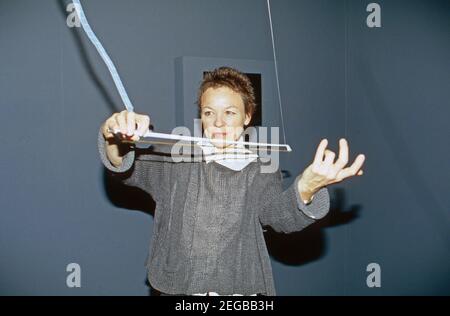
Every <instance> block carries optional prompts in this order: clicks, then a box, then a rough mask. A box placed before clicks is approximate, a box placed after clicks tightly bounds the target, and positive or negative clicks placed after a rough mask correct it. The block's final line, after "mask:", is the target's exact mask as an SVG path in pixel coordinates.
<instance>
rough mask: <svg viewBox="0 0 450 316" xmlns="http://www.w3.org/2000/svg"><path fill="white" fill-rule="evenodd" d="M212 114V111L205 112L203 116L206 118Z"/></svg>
mask: <svg viewBox="0 0 450 316" xmlns="http://www.w3.org/2000/svg"><path fill="white" fill-rule="evenodd" d="M211 114H212V112H211V111H204V112H203V115H204V116H210V115H211Z"/></svg>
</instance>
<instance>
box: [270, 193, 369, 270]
mask: <svg viewBox="0 0 450 316" xmlns="http://www.w3.org/2000/svg"><path fill="white" fill-rule="evenodd" d="M333 192H334V194H331V192H330V198H331V196H333V198H332V199H331V201H330V212H329V213H328V215H327V216H325V217H324V218H323V219H321V220H319V221H317V222H315V223H313V224H311V225H310V226H308V227H307V228H305V229H304V230H302V231H299V232H295V233H290V234H284V233H277V232H275V231H274V230H272V229H271V228H270V227H268V229H267V232H266V233H265V234H264V237H265V239H266V244H267V249H268V251H269V254H270V255H271V256H272V257H273V258H274V259H275V260H277V261H279V262H282V263H283V264H286V265H294V266H300V265H303V264H306V263H308V262H311V261H314V260H317V259H319V258H321V257H322V256H324V255H325V253H326V251H327V244H326V240H325V236H324V232H323V229H324V228H327V227H334V226H339V225H344V224H348V223H350V222H352V221H354V220H355V219H357V218H358V217H359V212H360V210H361V208H362V207H361V206H360V205H350V206H346V199H345V192H344V189H341V188H338V189H335V190H334V191H333Z"/></svg>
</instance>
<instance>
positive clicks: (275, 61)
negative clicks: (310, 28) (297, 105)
mask: <svg viewBox="0 0 450 316" xmlns="http://www.w3.org/2000/svg"><path fill="white" fill-rule="evenodd" d="M267 11H268V13H269V23H270V35H271V38H272V52H273V61H274V65H275V80H276V83H277V93H278V104H279V107H280V115H281V127H282V129H283V142H284V143H285V144H287V142H286V130H285V128H284V117H283V107H282V106H281V93H280V80H279V78H278V62H277V54H276V50H275V38H274V35H273V24H272V13H271V10H270V0H267Z"/></svg>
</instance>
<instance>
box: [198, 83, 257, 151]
mask: <svg viewBox="0 0 450 316" xmlns="http://www.w3.org/2000/svg"><path fill="white" fill-rule="evenodd" d="M201 120H202V125H203V130H204V133H205V136H206V137H208V138H209V139H215V140H227V141H234V140H238V139H239V137H240V136H241V134H242V132H243V131H244V126H245V125H248V124H249V123H250V120H251V116H250V115H249V114H246V112H245V105H244V101H243V100H242V97H241V95H240V94H239V93H237V92H235V91H233V90H232V89H230V88H228V87H225V86H223V87H217V88H208V89H207V90H206V91H205V92H204V93H203V94H202V96H201ZM213 145H214V146H216V147H217V148H225V147H229V146H232V144H231V145H230V144H224V143H222V142H213Z"/></svg>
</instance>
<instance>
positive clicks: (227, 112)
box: [225, 110, 236, 115]
mask: <svg viewBox="0 0 450 316" xmlns="http://www.w3.org/2000/svg"><path fill="white" fill-rule="evenodd" d="M225 113H226V114H227V115H235V114H236V113H235V112H233V111H229V110H228V111H225Z"/></svg>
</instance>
